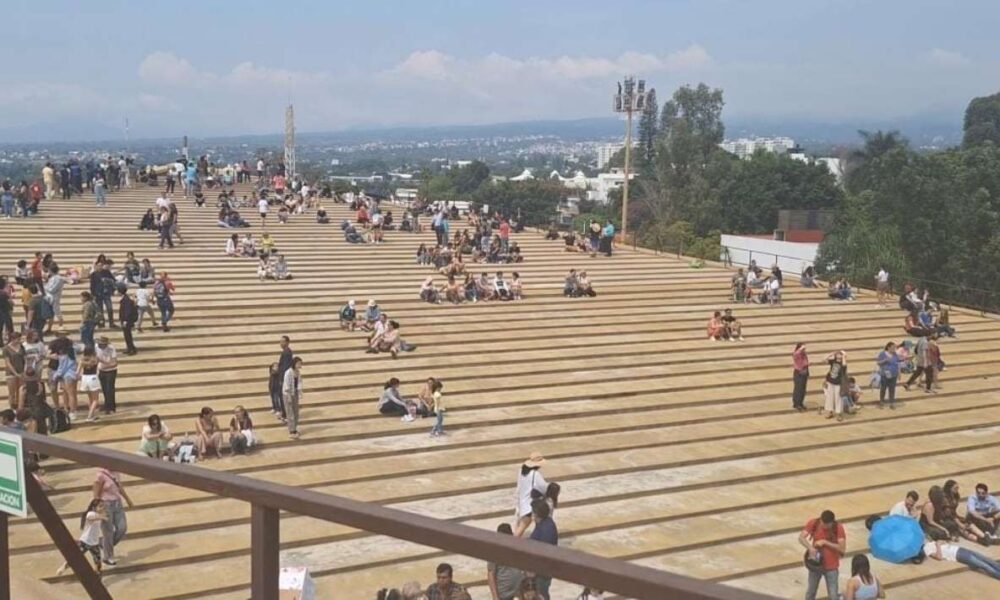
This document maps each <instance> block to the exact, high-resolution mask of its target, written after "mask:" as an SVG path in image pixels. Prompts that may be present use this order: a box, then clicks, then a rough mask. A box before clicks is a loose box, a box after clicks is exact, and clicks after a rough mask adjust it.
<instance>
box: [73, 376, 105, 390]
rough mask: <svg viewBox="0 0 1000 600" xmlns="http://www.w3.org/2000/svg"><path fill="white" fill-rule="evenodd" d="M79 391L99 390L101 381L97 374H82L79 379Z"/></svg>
mask: <svg viewBox="0 0 1000 600" xmlns="http://www.w3.org/2000/svg"><path fill="white" fill-rule="evenodd" d="M67 383H68V382H67ZM80 391H81V392H99V391H101V382H100V380H99V379H98V378H97V375H84V376H83V377H82V378H81V379H80Z"/></svg>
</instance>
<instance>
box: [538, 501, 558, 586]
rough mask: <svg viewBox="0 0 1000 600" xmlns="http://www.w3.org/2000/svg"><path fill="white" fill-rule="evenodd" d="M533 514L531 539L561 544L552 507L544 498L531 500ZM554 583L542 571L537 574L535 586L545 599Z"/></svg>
mask: <svg viewBox="0 0 1000 600" xmlns="http://www.w3.org/2000/svg"><path fill="white" fill-rule="evenodd" d="M531 516H532V519H533V520H534V521H535V528H534V529H533V530H532V531H531V539H533V540H535V541H536V542H542V543H543V544H552V545H553V546H558V545H559V528H558V527H556V522H555V521H553V520H552V508H551V507H549V503H548V502H546V501H545V499H544V498H536V499H535V500H533V501H532V502H531ZM551 585H552V578H551V577H549V576H548V575H544V574H541V573H536V574H535V586H536V588H537V590H538V592H539V593H540V594H541V595H542V598H545V600H548V599H549V587H550V586H551Z"/></svg>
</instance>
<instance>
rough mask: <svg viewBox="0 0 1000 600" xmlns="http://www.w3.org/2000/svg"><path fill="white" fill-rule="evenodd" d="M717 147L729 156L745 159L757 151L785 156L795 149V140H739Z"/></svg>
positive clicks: (776, 138) (781, 138)
mask: <svg viewBox="0 0 1000 600" xmlns="http://www.w3.org/2000/svg"><path fill="white" fill-rule="evenodd" d="M719 146H720V147H721V148H722V149H723V150H725V151H726V152H729V153H730V154H735V155H736V156H738V157H740V158H743V159H746V158H750V157H751V156H753V154H754V152H756V151H758V150H763V151H765V152H775V153H778V154H785V153H787V152H788V151H789V150H791V149H792V148H795V140H793V139H792V138H789V137H775V138H760V137H758V138H740V139H738V140H725V141H723V142H722V143H721V144H719Z"/></svg>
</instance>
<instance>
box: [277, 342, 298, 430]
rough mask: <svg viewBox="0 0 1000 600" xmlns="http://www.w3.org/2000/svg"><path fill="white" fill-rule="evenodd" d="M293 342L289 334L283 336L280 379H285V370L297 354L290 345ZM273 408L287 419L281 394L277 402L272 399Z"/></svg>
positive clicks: (279, 416) (279, 364) (290, 366)
mask: <svg viewBox="0 0 1000 600" xmlns="http://www.w3.org/2000/svg"><path fill="white" fill-rule="evenodd" d="M291 343H292V341H291V340H290V339H289V338H288V336H287V335H283V336H281V355H280V356H279V357H278V381H284V380H285V371H287V370H288V369H291V368H292V361H293V360H294V359H295V354H294V353H293V352H292V349H291V347H290V345H291ZM271 409H272V410H273V411H274V414H275V415H276V416H277V417H278V418H280V419H281V421H282V422H284V421H285V420H286V418H287V415H286V414H285V403H284V401H282V399H281V397H280V395H279V397H278V401H277V402H275V400H274V398H272V399H271Z"/></svg>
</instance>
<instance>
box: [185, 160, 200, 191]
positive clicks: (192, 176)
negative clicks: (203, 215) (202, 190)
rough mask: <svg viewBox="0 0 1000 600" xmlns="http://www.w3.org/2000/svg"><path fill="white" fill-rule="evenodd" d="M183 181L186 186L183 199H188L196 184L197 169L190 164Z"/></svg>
mask: <svg viewBox="0 0 1000 600" xmlns="http://www.w3.org/2000/svg"><path fill="white" fill-rule="evenodd" d="M184 179H185V181H186V182H187V185H185V186H184V197H185V198H188V197H190V195H191V194H192V193H194V184H195V183H197V182H198V167H196V166H195V165H194V163H191V164H189V165H188V166H187V172H186V173H185V175H184Z"/></svg>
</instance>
